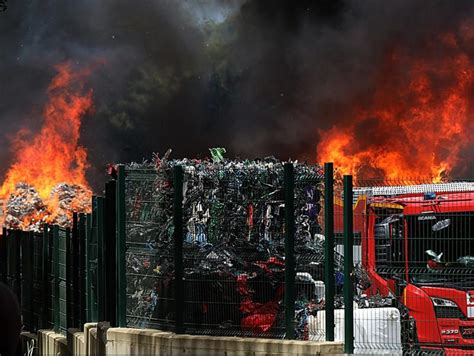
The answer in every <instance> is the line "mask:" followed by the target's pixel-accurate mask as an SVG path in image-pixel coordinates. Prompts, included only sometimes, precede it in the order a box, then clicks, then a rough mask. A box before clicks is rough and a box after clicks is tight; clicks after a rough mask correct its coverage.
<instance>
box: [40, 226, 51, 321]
mask: <svg viewBox="0 0 474 356" xmlns="http://www.w3.org/2000/svg"><path fill="white" fill-rule="evenodd" d="M42 248H43V253H42V254H43V260H42V268H41V269H42V271H41V277H42V280H43V293H42V299H43V302H42V303H41V308H42V312H41V314H42V320H41V328H42V329H49V327H50V318H49V315H50V311H49V308H50V301H51V284H50V282H49V272H50V271H49V266H50V259H51V257H52V256H50V253H49V225H48V224H45V225H44V226H43V246H42Z"/></svg>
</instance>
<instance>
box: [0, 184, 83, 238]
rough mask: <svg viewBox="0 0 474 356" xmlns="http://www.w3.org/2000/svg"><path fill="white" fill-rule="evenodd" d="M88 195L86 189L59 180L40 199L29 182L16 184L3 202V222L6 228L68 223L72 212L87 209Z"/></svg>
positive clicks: (23, 228) (70, 220)
mask: <svg viewBox="0 0 474 356" xmlns="http://www.w3.org/2000/svg"><path fill="white" fill-rule="evenodd" d="M90 198H91V192H90V191H89V190H88V189H85V188H84V187H82V186H80V185H77V184H67V183H60V184H57V185H56V186H55V187H54V188H53V189H52V191H51V193H50V196H49V197H48V199H45V200H43V199H41V197H40V195H39V193H38V192H37V191H36V189H35V188H34V187H33V186H32V185H29V184H27V183H18V184H17V185H16V187H15V191H14V192H13V193H12V194H10V197H9V198H8V200H7V201H6V203H4V204H5V205H4V207H3V216H2V218H3V222H4V224H5V227H6V228H7V229H20V230H24V231H40V230H41V227H42V225H43V224H44V223H49V224H57V225H59V226H62V227H66V226H70V225H71V223H72V214H73V212H89V211H90V201H91V200H90Z"/></svg>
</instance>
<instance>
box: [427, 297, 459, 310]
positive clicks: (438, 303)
mask: <svg viewBox="0 0 474 356" xmlns="http://www.w3.org/2000/svg"><path fill="white" fill-rule="evenodd" d="M431 300H432V301H433V305H434V306H435V307H453V308H457V307H458V305H457V304H456V303H454V302H453V301H452V300H449V299H443V298H438V297H431Z"/></svg>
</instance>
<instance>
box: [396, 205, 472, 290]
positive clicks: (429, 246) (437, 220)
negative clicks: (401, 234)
mask: <svg viewBox="0 0 474 356" xmlns="http://www.w3.org/2000/svg"><path fill="white" fill-rule="evenodd" d="M405 219H406V224H407V225H406V227H407V236H408V264H409V276H410V279H411V281H412V282H413V283H415V284H421V285H427V284H429V285H433V284H438V285H439V284H444V285H446V286H449V285H451V287H454V288H464V287H466V288H472V287H473V286H474V212H456V213H443V214H435V213H427V214H421V215H407V216H405Z"/></svg>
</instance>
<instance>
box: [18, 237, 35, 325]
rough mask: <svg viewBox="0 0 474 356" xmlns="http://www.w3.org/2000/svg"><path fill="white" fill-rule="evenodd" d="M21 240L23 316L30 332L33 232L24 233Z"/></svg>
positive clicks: (31, 323)
mask: <svg viewBox="0 0 474 356" xmlns="http://www.w3.org/2000/svg"><path fill="white" fill-rule="evenodd" d="M24 235H25V236H23V237H22V239H21V259H22V266H23V270H22V277H23V279H22V288H21V290H22V293H23V295H22V297H21V305H22V314H23V319H24V320H23V322H24V324H25V326H26V327H27V328H28V330H30V331H31V330H32V329H33V326H34V325H33V290H34V288H33V287H34V286H33V231H28V232H25V233H24Z"/></svg>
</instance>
